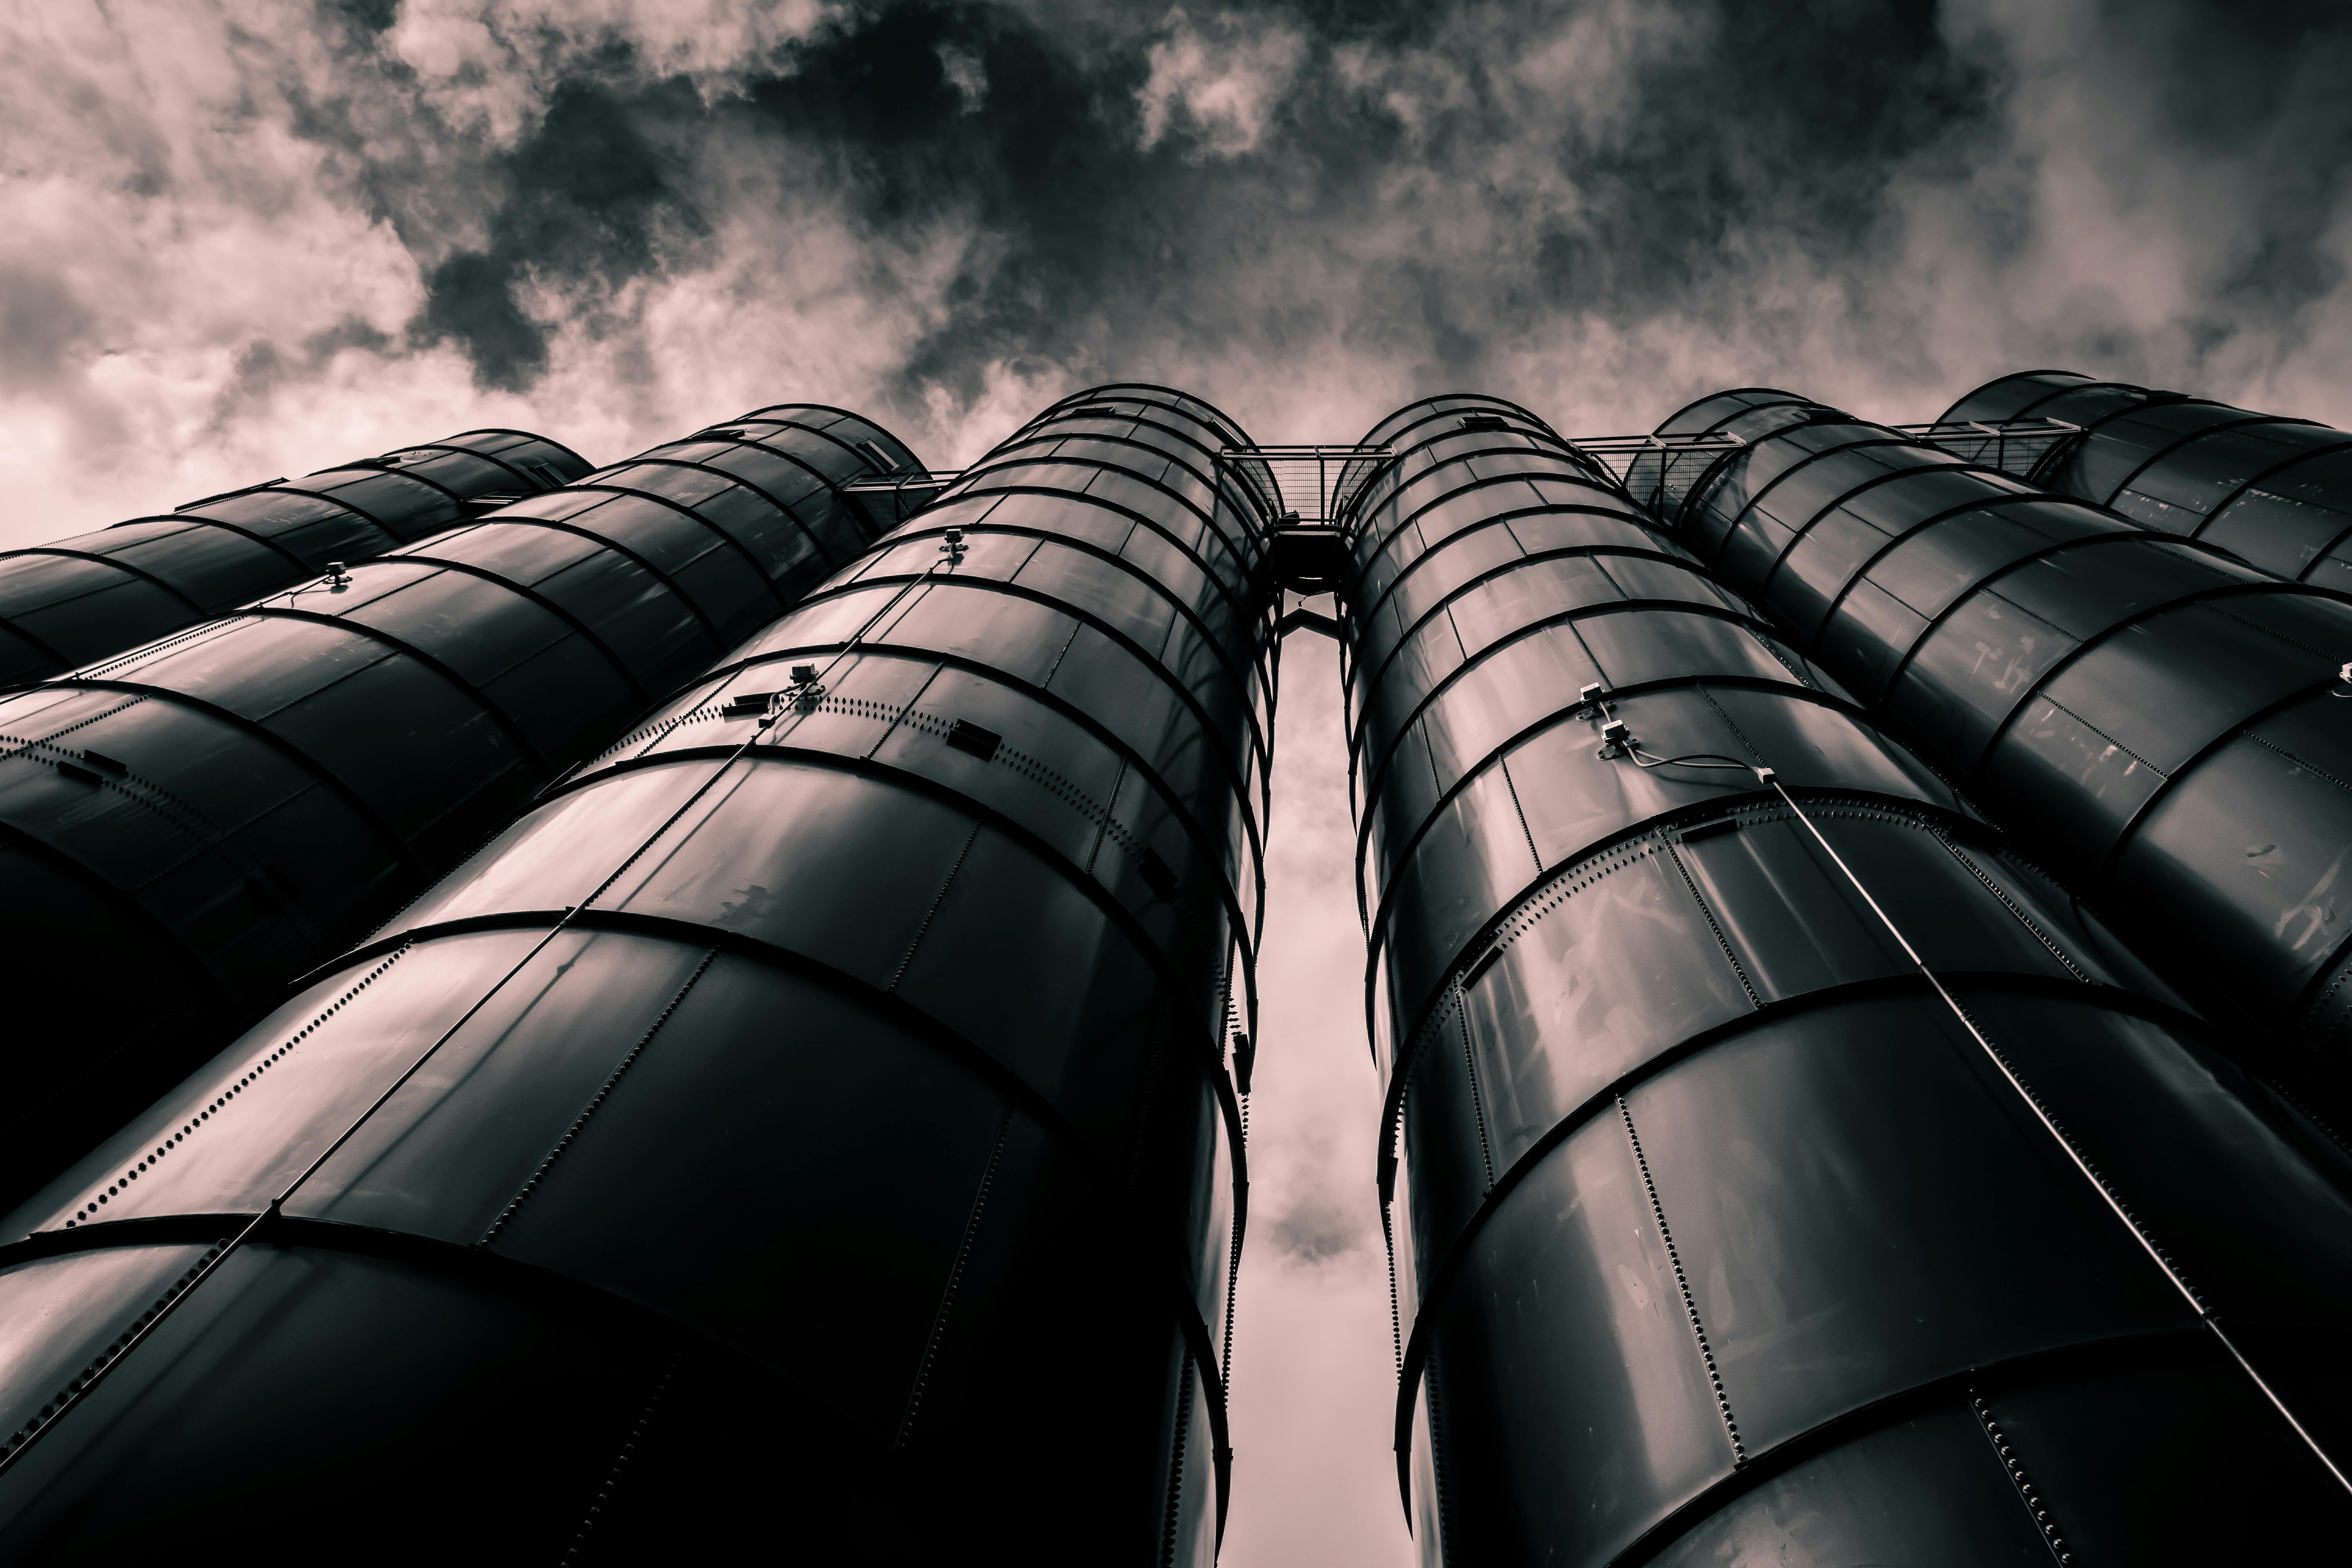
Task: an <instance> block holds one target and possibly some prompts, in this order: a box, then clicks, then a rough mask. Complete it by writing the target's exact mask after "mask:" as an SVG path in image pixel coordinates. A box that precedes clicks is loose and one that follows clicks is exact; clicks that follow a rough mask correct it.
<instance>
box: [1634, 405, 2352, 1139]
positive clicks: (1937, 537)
mask: <svg viewBox="0 0 2352 1568" xmlns="http://www.w3.org/2000/svg"><path fill="white" fill-rule="evenodd" d="M1969 406H1971V405H1963V407H1964V408H1965V407H1969ZM2077 412H2079V410H2077ZM2065 460H2066V461H2070V462H2071V461H2074V459H2072V458H2068V459H2065ZM1676 531H1677V535H1678V537H1680V538H1681V539H1682V540H1683V541H1684V542H1685V543H1687V544H1688V545H1689V546H1690V547H1691V548H1692V549H1693V550H1694V551H1695V552H1696V553H1697V554H1698V556H1699V558H1700V559H1701V560H1703V561H1705V562H1706V563H1709V564H1710V565H1712V566H1713V567H1714V568H1715V569H1716V570H1717V572H1718V574H1721V575H1722V577H1723V578H1724V579H1725V581H1727V583H1729V584H1732V585H1733V586H1734V587H1736V588H1738V589H1739V590H1740V591H1742V592H1744V593H1747V594H1748V595H1750V596H1751V597H1753V598H1754V599H1755V600H1756V601H1757V603H1758V604H1759V605H1761V606H1762V607H1764V608H1765V609H1766V610H1768V611H1769V612H1770V613H1771V614H1772V615H1773V616H1774V617H1775V618H1776V620H1777V621H1778V622H1779V624H1780V625H1781V626H1783V627H1784V628H1785V629H1786V630H1787V632H1788V633H1789V635H1790V639H1791V641H1792V643H1793V644H1794V646H1795V647H1798V648H1799V649H1800V650H1801V651H1803V652H1804V653H1806V654H1807V655H1808V656H1809V657H1811V658H1814V659H1815V660H1817V661H1818V662H1819V663H1820V664H1822V667H1823V668H1827V669H1828V670H1830V671H1831V672H1832V674H1833V675H1834V676H1836V678H1837V679H1839V680H1841V681H1842V682H1843V683H1844V684H1845V686H1846V687H1847V688H1848V689H1850V690H1852V691H1853V693H1854V695H1855V696H1856V697H1858V698H1859V699H1861V700H1862V701H1863V702H1864V704H1865V705H1866V706H1867V707H1868V708H1869V709H1870V710H1872V712H1873V713H1874V714H1875V715H1876V716H1877V717H1878V719H1879V720H1880V721H1881V722H1883V723H1884V724H1885V726H1886V727H1887V729H1888V730H1889V731H1892V732H1894V733H1895V734H1897V735H1899V736H1900V737H1901V738H1902V739H1903V740H1905V741H1906V742H1908V743H1909V744H1911V745H1912V746H1914V747H1916V749H1917V751H1918V752H1919V754H1920V755H1921V756H1922V757H1924V758H1925V759H1926V760H1927V762H1929V763H1932V764H1933V765H1934V766H1935V767H1936V768H1937V770H1938V771H1939V772H1940V773H1942V774H1943V775H1944V776H1945V777H1946V778H1948V779H1949V780H1950V781H1951V782H1952V783H1953V784H1955V785H1957V786H1958V788H1959V789H1961V790H1962V791H1963V792H1965V793H1966V794H1967V795H1969V798H1971V799H1972V800H1974V801H1975V802H1977V804H1978V805H1981V806H1982V807H1983V808H1984V809H1985V810H1986V811H1987V813H1989V814H1990V816H1992V817H1993V819H1994V820H1996V821H1998V822H2000V824H2001V825H2002V826H2003V827H2004V828H2006V829H2007V830H2009V831H2010V832H2011V834H2013V835H2014V836H2016V837H2017V839H2018V840H2019V842H2020V843H2021V845H2022V846H2024V847H2026V848H2027V850H2028V852H2030V853H2032V855H2034V856H2035V857H2036V858H2039V859H2040V860H2042V863H2043V864H2045V865H2047V866H2048V867H2049V868H2050V869H2051V871H2052V872H2053V873H2054V874H2055V875H2057V876H2058V877H2059V878H2060V879H2062V880H2063V881H2064V882H2065V883H2067V885H2068V886H2070V887H2071V888H2072V889H2074V891H2075V892H2076V893H2078V894H2080V895H2081V896H2082V897H2084V898H2085V899H2087V900H2090V901H2091V903H2092V904H2093V905H2094V906H2095V907H2096V908H2097V909H2098V910H2100V911H2101V913H2102V915H2103V916H2104V917H2105V919H2107V920H2108V921H2110V922H2111V923H2112V924H2113V925H2114V926H2115V927H2116V930H2117V931H2118V932H2119V933H2121V934H2122V935H2123V936H2124V937H2125V938H2126V940H2128V941H2129V942H2132V943H2133V944H2134V946H2135V947H2136V948H2137V950H2138V951H2139V952H2141V954H2142V955H2143V956H2144V957H2146V958H2147V959H2148V960H2149V961H2150V962H2152V963H2155V964H2157V965H2158V968H2160V969H2161V970H2162V971H2163V972H2164V973H2166V975H2167V976H2168V978H2169V979H2171V980H2172V981H2173V983H2174V984H2177V985H2179V987H2180V989H2181V990H2182V991H2183V992H2184V993H2185V994H2189V996H2191V997H2192V998H2193V999H2194V1000H2196V1001H2197V1002H2198V1004H2199V1005H2201V1006H2203V1007H2204V1008H2205V1009H2206V1010H2207V1011H2208V1012H2209V1013H2210V1014H2211V1016H2213V1017H2214V1018H2215V1019H2216V1020H2217V1022H2219V1023H2220V1024H2221V1025H2222V1026H2224V1027H2226V1028H2228V1029H2230V1030H2231V1031H2232V1032H2233V1034H2234V1035H2235V1036H2236V1037H2237V1038H2238V1040H2239V1041H2240V1042H2241V1044H2242V1047H2243V1048H2244V1049H2246V1050H2247V1051H2249V1052H2250V1053H2252V1057H2253V1058H2255V1059H2257V1060H2259V1061H2261V1062H2262V1063H2263V1066H2264V1067H2265V1068H2268V1069H2273V1070H2277V1071H2280V1072H2284V1073H2286V1074H2288V1075H2289V1076H2290V1077H2292V1078H2295V1079H2301V1080H2302V1081H2303V1083H2304V1085H2305V1088H2306V1089H2309V1090H2310V1091H2311V1092H2313V1093H2314V1094H2315V1096H2316V1097H2318V1098H2319V1099H2320V1100H2322V1101H2324V1102H2325V1103H2324V1105H2323V1109H2326V1110H2331V1111H2340V1110H2343V1109H2345V1108H2346V1107H2347V1104H2352V1101H2347V1090H2346V1086H2345V1085H2344V1083H2343V1082H2341V1081H2340V1079H2341V1075H2342V1072H2343V1069H2344V1066H2345V1064H2344V1061H2343V1060H2342V1058H2343V1057H2344V1055H2345V1051H2346V1048H2347V1045H2352V1033H2347V1028H2352V956H2347V952H2352V863H2347V861H2352V782H2347V781H2352V727H2347V723H2346V722H2345V720H2344V715H2345V714H2346V713H2347V712H2352V708H2347V706H2346V700H2347V697H2352V685H2347V683H2346V682H2345V681H2344V680H2343V679H2341V677H2340V675H2339V670H2340V669H2341V668H2342V667H2343V666H2344V665H2345V664H2346V663H2347V660H2352V603H2347V601H2346V600H2345V599H2344V598H2343V597H2342V596H2340V595H2335V594H2331V593H2328V592H2326V591H2324V590H2320V589H2317V588H2315V587H2312V586H2309V585H2306V584H2295V583H2291V582H2285V581H2282V580H2280V579H2278V578H2276V577H2273V576H2271V575H2268V574H2264V573H2262V572H2258V571H2255V570H2252V569H2250V568H2249V567H2247V566H2246V565H2244V564H2243V563H2242V562H2240V561H2239V560H2237V559H2236V558H2235V557H2233V556H2232V555H2230V554H2227V553H2224V552H2221V549H2220V548H2219V547H2217V546H2214V545H2212V544H2210V542H2208V541H2206V540H2205V539H2203V538H2201V537H2200V538H2195V539H2185V538H2175V537H2168V535H2167V534H2165V533H2163V532H2159V531H2156V530H2154V529H2153V528H2151V527H2149V526H2147V525H2146V524H2145V523H2142V522H2135V521H2127V520H2126V519H2124V518H2121V517H2119V516H2117V515H2116V514H2115V513H2113V512H2110V511H2104V510H2099V509H2098V508H2096V507H2094V506H2091V505H2087V504H2085V503H2084V502H2083V501H2080V500H2074V499H2072V498H2067V497H2060V496H2053V495H2052V494H2050V493H2049V492H2047V491H2045V490H2042V489H2038V488H2036V487H2034V486H2033V485H2031V484H2029V483H2027V482H2025V481H2023V480H2021V479H2015V478H2012V477H2011V476H2009V475H2007V474H2003V473H2000V472H1998V471H1995V470H1992V469H1990V468H1982V467H1979V466H1976V465H1972V464H1969V463H1966V462H1963V461H1962V460H1961V459H1960V458H1958V457H1957V456H1955V455H1954V454H1952V453H1950V452H1948V451H1945V450H1942V449H1940V448H1938V447H1935V446H1931V445H1929V444H1927V443H1926V442H1924V441H1921V440H1916V439H1914V438H1911V437H1906V436H1904V435H1902V434H1901V433H1899V432H1896V431H1894V430H1890V429H1887V428H1885V426H1875V425H1871V424H1867V423H1864V422H1862V421H1857V420H1853V419H1852V418H1850V417H1848V416H1844V415H1841V414H1837V413H1834V412H1833V411H1830V410H1827V409H1816V410H1815V411H1814V413H1813V414H1812V416H1811V418H1810V420H1809V421H1808V422H1806V423H1801V424H1795V425H1783V426H1780V427H1778V428H1774V429H1771V430H1768V431H1760V432H1758V433H1756V434H1755V435H1754V437H1753V438H1752V439H1750V440H1749V441H1748V444H1746V445H1745V446H1742V447H1739V448H1738V449H1737V450H1735V451H1731V452H1727V453H1725V454H1722V455H1720V456H1719V457H1718V458H1717V459H1716V463H1715V466H1714V468H1712V469H1711V470H1710V471H1709V473H1708V475H1707V477H1706V479H1705V480H1704V481H1703V482H1702V483H1701V484H1700V485H1699V487H1698V488H1697V489H1696V490H1695V491H1694V492H1693V493H1692V494H1690V495H1689V496H1688V498H1687V499H1686V500H1685V501H1684V502H1683V504H1682V506H1681V508H1680V510H1679V512H1678V514H1677V522H1676ZM2290 1042H2293V1043H2290Z"/></svg>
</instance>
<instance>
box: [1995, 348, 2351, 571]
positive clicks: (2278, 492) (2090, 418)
mask: <svg viewBox="0 0 2352 1568" xmlns="http://www.w3.org/2000/svg"><path fill="white" fill-rule="evenodd" d="M2062 395H2063V402H2064V403H2065V405H2067V406H2069V407H2071V408H2073V409H2074V412H2073V413H2070V414H2066V415H2064V416H2063V417H2067V418H2071V419H2074V420H2075V421H2076V422H2077V423H2079V424H2082V425H2084V426H2085V429H2084V434H2083V436H2082V437H2081V438H2080V439H2079V440H2078V441H2076V442H2075V443H2074V444H2073V445H2071V446H2070V447H2068V448H2067V449H2065V450H2063V451H2054V450H2053V452H2052V453H2051V455H2050V457H2049V458H2045V459H2044V461H2043V463H2042V467H2041V468H2039V469H2037V470H2036V472H2035V474H2034V479H2035V480H2036V481H2037V482H2038V483H2041V484H2043V485H2046V486H2048V487H2049V488H2050V489H2054V490H2057V491H2059V492H2060V493H2062V494H2065V495H2071V496H2075V497H2079V498H2080V499H2082V500H2088V501H2095V502H2097V503H2098V504H2099V505H2101V506H2107V507H2112V508H2114V509H2115V510H2117V511H2119V512H2122V513H2123V514H2124V515H2125V516H2126V517H2128V518H2130V519H2132V520H2133V521H2136V522H2138V523H2141V524H2143V525H2144V526H2146V527H2148V528H2151V529H2155V530H2157V531H2160V532H2165V533H2172V534H2178V535H2179V536H2181V537H2183V538H2187V539H2195V540H2198V541H2200V542H2203V543H2206V544H2210V545H2213V546H2216V547H2217V548H2220V549H2222V550H2226V551H2228V552H2231V554H2233V555H2235V556H2237V557H2238V558H2240V559H2241V560H2242V561H2244V562H2246V563H2249V564H2250V565H2252V566H2254V567H2256V568H2257V569H2259V570H2261V571H2263V572H2267V573H2270V574H2272V575H2273V576H2278V577H2284V578H2286V579H2288V580H2289V581H2291V582H2298V583H2310V584H2315V585H2316V586H2319V587H2324V588H2329V589H2333V590H2335V591H2336V592H2338V593H2343V592H2347V591H2352V435H2347V434H2346V433H2345V432H2344V431H2341V430H2336V429H2331V428H2329V427H2328V426H2325V425H2320V424H2315V423H2314V422H2312V421H2311V420H2307V419H2294V418H2289V417H2287V416H2283V415H2273V414H2255V413H2251V412H2249V411H2247V410H2245V409H2242V408H2233V407H2231V406H2230V405H2228V404H2225V403H2215V402H2212V401H2210V400H2209V399H2205V398H2198V397H2191V396H2189V395H2188V394H2186V393H2179V392H2152V391H2150V390H2148V389H2147V388H2146V387H2139V386H2133V385H2131V384H2128V383H2124V382H2099V381H2094V380H2092V379H2091V378H2090V377H2089V376H2085V375H2079V374H2074V373H2073V372H2070V371H2032V372H2027V373H2025V374H2021V375H2016V376H2006V377H2003V378H2002V379H2001V380H2000V381H1996V382H1993V383H1991V384H1989V385H1987V386H1984V387H1980V388H1979V389H1978V390H1977V391H1976V392H1973V393H1970V394H1969V395H1968V396H1967V397H1965V398H1962V399H1961V400H1960V403H1959V404H1958V405H1956V409H1955V413H1956V414H1957V413H1958V409H1960V408H1974V407H1978V406H1982V407H1984V408H1985V409H1986V410H1987V412H1984V413H1971V414H1969V415H1967V416H1965V417H1969V418H1975V419H1990V418H1995V417H2000V418H2009V417H2016V416H2017V415H2014V414H2007V413H2000V412H1999V411H2000V410H2002V409H2005V408H2008V407H2009V406H2010V405H2012V404H2014V405H2017V407H2018V408H2019V410H2020V411H2021V412H2032V413H2041V412H2042V411H2043V410H2044V409H2045V408H2055V407H2057V406H2058V405H2059V402H2060V401H2061V400H2062Z"/></svg>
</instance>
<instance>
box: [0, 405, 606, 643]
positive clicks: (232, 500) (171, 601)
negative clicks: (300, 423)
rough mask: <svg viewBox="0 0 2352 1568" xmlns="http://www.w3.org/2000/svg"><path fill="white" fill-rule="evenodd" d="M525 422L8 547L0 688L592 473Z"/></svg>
mask: <svg viewBox="0 0 2352 1568" xmlns="http://www.w3.org/2000/svg"><path fill="white" fill-rule="evenodd" d="M588 468H589V465H588V464H587V463H585V462H583V460H582V459H581V458H579V457H578V456H577V455H575V454H574V453H572V451H571V450H569V449H568V448H566V447H560V446H558V445H556V443H554V442H552V441H550V440H548V439H547V438H546V437H543V436H533V435H530V434H528V433H527V432H524V431H520V430H467V431H465V432H464V433H462V434H460V435H457V436H452V437H449V438H448V439H447V440H446V441H434V442H428V443H426V444H425V445H424V446H421V447H404V448H402V449H401V450H399V451H397V452H387V453H386V454H384V455H383V457H381V458H367V459H366V460H364V461H362V462H357V463H347V464H345V465H343V466H342V467H341V468H322V469H320V471H319V472H317V473H315V474H312V475H310V476H309V477H308V478H306V479H291V480H289V479H272V480H270V481H269V482H268V484H266V485H257V486H256V487H254V488H253V489H246V490H236V491H232V492H230V493H229V494H227V495H225V496H214V497H211V498H209V499H208V500H201V501H192V502H190V503H189V504H187V505H186V506H184V507H181V508H180V509H179V510H177V511H174V512H173V513H171V514H169V515H168V516H162V517H144V518H133V519H131V521H128V522H121V523H117V524H116V525H115V526H114V527H112V528H108V529H101V530H100V531H98V532H96V533H85V534H80V535H79V536H77V537H75V538H72V539H61V540H58V542H55V543H53V544H38V545H33V546H29V547H27V548H26V549H22V550H11V551H5V552H0V686H5V685H15V684H20V683H23V682H26V681H34V680H40V679H46V678H47V677H49V676H53V675H57V674H58V673H60V672H61V671H64V670H68V669H70V668H74V667H75V666H77V665H83V664H89V663H92V662H94V661H96V660H99V659H102V658H106V657H108V656H109V655H110V654H117V653H121V651H122V650H123V649H125V648H128V647H135V646H137V645H138V644H140V643H144V642H151V641H152V640H154V639H155V638H157V637H168V636H169V635H171V634H172V633H173V632H176V631H180V630H182V629H184V628H185V627H188V626H194V625H196V624H197V623H199V622H202V621H205V620H207V619H209V618H211V617H212V616H217V615H220V614H222V613H223V612H225V611H226V610H229V609H231V608H233V607H235V606H236V605H241V604H244V603H246V602H247V600H250V599H255V598H258V597H260V596H261V595H264V594H271V593H276V592H278V591H279V590H281V589H285V588H289V587H292V586H293V585H294V584H298V583H300V582H302V581H304V580H306V579H308V578H310V577H314V576H316V575H317V574H319V573H320V571H322V570H323V569H324V568H325V567H326V564H327V563H328V562H329V561H344V562H352V561H361V560H364V559H366V558H367V557H369V556H372V555H381V554H383V553H384V552H386V551H388V550H392V549H394V548H395V547H396V546H398V545H401V544H404V543H406V542H410V541H412V540H416V539H421V538H423V537H424V536H425V535H426V534H428V533H432V532H436V531H438V530H441V529H444V528H446V527H448V526H449V525H450V524H451V523H453V522H456V521H459V520H460V519H462V518H464V517H466V516H467V515H468V514H470V513H472V512H476V511H479V510H485V509H486V508H487V507H489V506H495V505H497V504H499V502H501V501H503V500H512V499H514V498H515V497H517V496H523V495H534V494H537V493H539V492H541V491H542V490H551V489H560V488H561V487H562V486H563V485H565V484H568V483H570V482H571V481H572V480H573V479H578V478H580V477H581V476H582V475H583V474H585V473H586V472H587V471H588Z"/></svg>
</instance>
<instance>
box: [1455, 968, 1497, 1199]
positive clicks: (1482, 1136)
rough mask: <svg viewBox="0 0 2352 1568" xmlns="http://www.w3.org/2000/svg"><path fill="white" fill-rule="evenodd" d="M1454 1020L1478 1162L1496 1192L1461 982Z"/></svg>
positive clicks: (1489, 1188)
mask: <svg viewBox="0 0 2352 1568" xmlns="http://www.w3.org/2000/svg"><path fill="white" fill-rule="evenodd" d="M1454 1022H1455V1023H1456V1024H1457V1025H1459V1026H1461V1030H1462V1065H1463V1067H1464V1068H1465V1071H1466V1072H1467V1074H1468V1076H1469V1079H1470V1113H1471V1115H1472V1117H1473V1118H1475V1121H1476V1122H1477V1126H1478V1160H1479V1163H1481V1164H1483V1165H1484V1166H1485V1167H1486V1191H1487V1192H1490V1193H1491V1192H1493V1191H1494V1190H1495V1151H1494V1149H1493V1147H1492V1146H1491V1145H1489V1144H1488V1143H1487V1142H1486V1097H1485V1096H1484V1095H1482V1094H1480V1093H1479V1091H1478V1055H1477V1052H1476V1051H1475V1049H1473V1048H1472V1047H1471V1044H1470V1005H1469V1003H1468V1002H1467V1001H1466V1000H1465V999H1464V997H1463V994H1462V986H1461V983H1460V982H1459V981H1456V982H1455V983H1454Z"/></svg>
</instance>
